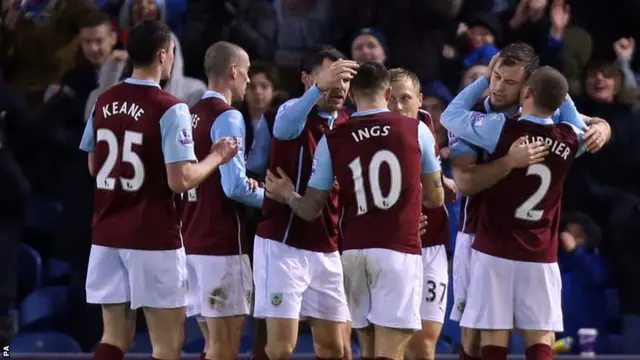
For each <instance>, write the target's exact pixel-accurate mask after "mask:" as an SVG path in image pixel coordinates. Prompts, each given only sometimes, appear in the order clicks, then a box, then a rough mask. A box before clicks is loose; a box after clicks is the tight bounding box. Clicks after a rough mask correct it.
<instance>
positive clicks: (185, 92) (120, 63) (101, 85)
mask: <svg viewBox="0 0 640 360" xmlns="http://www.w3.org/2000/svg"><path fill="white" fill-rule="evenodd" d="M145 1H147V0H134V2H135V3H140V4H139V6H138V5H134V6H133V7H131V8H126V7H123V13H121V21H124V20H122V19H123V18H124V19H129V18H130V19H133V20H138V21H145V20H154V17H155V16H160V15H159V14H158V12H157V11H151V10H149V9H147V10H144V9H145V8H144V6H146V5H145V4H146V3H144V2H145ZM128 11H134V14H127V12H128ZM172 37H173V41H174V43H175V50H174V62H173V68H172V69H171V76H170V77H169V79H167V80H163V81H162V82H161V83H160V86H161V87H162V89H163V90H165V91H167V92H168V93H170V94H171V95H173V96H175V97H177V98H178V99H180V100H182V101H184V102H185V103H186V104H187V105H189V106H192V105H194V104H195V103H196V102H198V101H199V100H200V98H201V97H202V95H203V94H204V92H205V90H206V88H207V86H206V85H205V83H204V82H202V81H200V80H198V79H194V78H190V77H186V76H184V61H183V57H182V48H181V46H180V43H179V41H178V38H177V37H176V36H175V35H172ZM126 58H127V56H126V53H124V56H123V55H122V53H121V52H119V53H117V54H116V53H115V52H114V56H111V58H109V59H108V60H107V61H106V62H105V63H104V64H103V65H102V68H101V69H100V74H99V76H98V88H97V89H96V90H94V91H93V92H92V93H91V94H90V95H89V98H88V100H87V104H86V106H85V118H86V119H88V118H89V115H90V114H91V109H92V108H93V105H94V104H95V102H96V99H97V98H98V96H99V95H100V94H102V93H103V92H104V91H105V90H107V89H109V88H110V87H111V86H113V85H115V84H117V83H118V82H120V81H121V80H122V78H123V77H124V76H123V75H125V74H126V73H127V72H128V71H130V66H129V64H128V61H127V60H126ZM201 67H202V64H201Z"/></svg>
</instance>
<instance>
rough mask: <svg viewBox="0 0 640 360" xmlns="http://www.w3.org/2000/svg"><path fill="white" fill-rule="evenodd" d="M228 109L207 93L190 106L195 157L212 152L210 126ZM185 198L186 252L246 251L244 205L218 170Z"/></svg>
mask: <svg viewBox="0 0 640 360" xmlns="http://www.w3.org/2000/svg"><path fill="white" fill-rule="evenodd" d="M230 110H234V108H233V107H231V105H228V104H227V103H226V102H225V101H224V100H222V99H220V98H218V97H215V96H210V97H207V96H206V95H205V97H203V98H202V99H200V101H198V103H196V104H195V105H194V106H193V107H192V108H191V114H192V115H191V117H192V125H193V138H194V142H195V144H194V150H195V153H196V157H197V158H198V160H202V159H204V158H206V157H207V155H209V153H210V152H211V146H212V145H213V142H212V139H211V127H212V126H213V124H214V123H215V121H216V120H217V119H218V117H219V116H220V115H222V114H223V113H225V112H227V111H230ZM239 147H241V145H239ZM186 200H187V201H186V202H185V204H184V212H183V215H182V230H183V235H184V247H185V250H186V252H187V254H197V255H218V256H229V255H237V254H240V253H247V251H248V246H247V235H246V232H245V231H246V229H245V216H244V207H242V206H241V204H240V203H238V202H236V201H233V200H231V199H230V198H228V197H227V195H226V194H225V193H224V190H223V188H222V177H221V174H220V172H219V171H216V172H215V173H213V174H211V175H210V176H209V177H208V178H207V179H205V180H204V181H203V182H202V183H201V184H200V185H199V186H198V187H197V188H193V189H191V190H189V191H188V192H187V199H186ZM212 219H213V220H212Z"/></svg>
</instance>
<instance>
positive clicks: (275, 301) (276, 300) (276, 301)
mask: <svg viewBox="0 0 640 360" xmlns="http://www.w3.org/2000/svg"><path fill="white" fill-rule="evenodd" d="M280 304H282V293H273V294H271V305H273V306H278V305H280Z"/></svg>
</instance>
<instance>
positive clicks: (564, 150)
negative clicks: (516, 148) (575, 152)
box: [525, 135, 571, 160]
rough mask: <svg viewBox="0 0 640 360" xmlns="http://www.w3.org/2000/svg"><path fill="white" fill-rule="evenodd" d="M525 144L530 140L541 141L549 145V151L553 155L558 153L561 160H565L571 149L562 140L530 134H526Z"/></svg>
mask: <svg viewBox="0 0 640 360" xmlns="http://www.w3.org/2000/svg"><path fill="white" fill-rule="evenodd" d="M525 141H526V143H527V144H529V143H531V142H542V143H544V144H545V145H547V146H548V147H549V152H550V153H551V154H554V155H558V156H560V157H561V158H562V160H567V157H568V156H569V154H571V149H570V148H569V147H568V146H567V145H566V144H565V143H563V142H560V141H558V140H555V139H551V138H548V137H546V136H531V135H527V139H526V140H525Z"/></svg>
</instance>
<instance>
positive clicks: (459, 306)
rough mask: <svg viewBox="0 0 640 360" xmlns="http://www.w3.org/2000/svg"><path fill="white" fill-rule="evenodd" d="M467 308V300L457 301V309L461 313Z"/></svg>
mask: <svg viewBox="0 0 640 360" xmlns="http://www.w3.org/2000/svg"><path fill="white" fill-rule="evenodd" d="M466 306H467V300H466V299H457V300H456V309H458V311H460V312H464V308H465V307H466Z"/></svg>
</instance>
